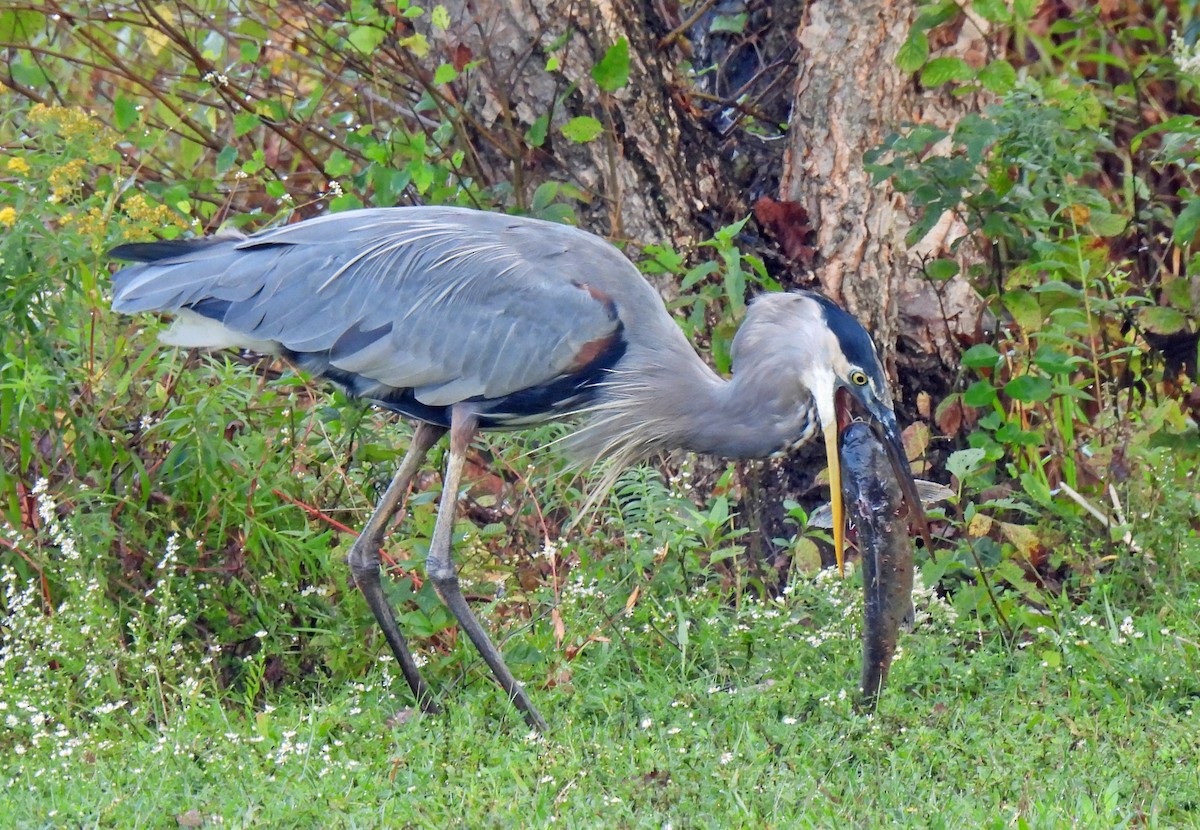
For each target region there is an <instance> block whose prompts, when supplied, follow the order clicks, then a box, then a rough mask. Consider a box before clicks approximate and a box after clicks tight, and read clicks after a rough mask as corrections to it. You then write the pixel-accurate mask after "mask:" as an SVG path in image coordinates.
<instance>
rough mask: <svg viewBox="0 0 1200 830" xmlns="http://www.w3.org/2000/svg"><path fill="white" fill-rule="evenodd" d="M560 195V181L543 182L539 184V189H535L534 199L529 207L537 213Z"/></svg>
mask: <svg viewBox="0 0 1200 830" xmlns="http://www.w3.org/2000/svg"><path fill="white" fill-rule="evenodd" d="M556 196H558V182H542V183H541V184H539V185H538V187H537V190H535V191H533V199H532V200H531V201H530V203H529V208H530V210H532V211H533V212H535V213H541V212H542V211H543V210H545V209H546V208H547V207H549V206H550V203H551V202H553V201H554V199H555V197H556Z"/></svg>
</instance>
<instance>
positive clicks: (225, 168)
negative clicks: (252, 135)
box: [216, 144, 237, 176]
mask: <svg viewBox="0 0 1200 830" xmlns="http://www.w3.org/2000/svg"><path fill="white" fill-rule="evenodd" d="M236 163H237V147H236V146H235V145H233V144H226V145H225V146H224V147H222V148H221V152H219V153H217V160H216V173H217V175H218V176H224V175H225V174H226V173H228V172H229V171H230V169H231V168H232V167H233V165H234V164H236Z"/></svg>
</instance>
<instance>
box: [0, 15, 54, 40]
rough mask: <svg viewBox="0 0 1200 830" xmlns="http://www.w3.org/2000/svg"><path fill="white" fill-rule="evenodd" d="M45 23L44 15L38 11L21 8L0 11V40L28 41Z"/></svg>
mask: <svg viewBox="0 0 1200 830" xmlns="http://www.w3.org/2000/svg"><path fill="white" fill-rule="evenodd" d="M45 23H46V17H45V15H43V14H42V13H41V12H38V11H31V10H25V9H22V10H13V11H6V12H3V13H0V41H4V42H5V43H30V42H32V40H33V37H34V35H36V34H37V33H38V32H40V31H41V30H42V29H43V28H44V26H45Z"/></svg>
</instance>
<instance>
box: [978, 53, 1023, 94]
mask: <svg viewBox="0 0 1200 830" xmlns="http://www.w3.org/2000/svg"><path fill="white" fill-rule="evenodd" d="M975 77H976V78H978V79H979V83H981V84H983V88H984V89H986V90H987V91H988V92H992V93H995V94H996V95H1007V94H1008V93H1010V92H1012V88H1013V87H1014V86H1016V84H1017V70H1015V69H1013V65H1012V64H1011V63H1009V62H1008V61H1006V60H1004V59H1003V58H1000V59H997V60H994V61H992V62H991V63H989V64H987V66H984V67H983V68H982V69H980V70H979V73H978V74H977V75H976V76H975Z"/></svg>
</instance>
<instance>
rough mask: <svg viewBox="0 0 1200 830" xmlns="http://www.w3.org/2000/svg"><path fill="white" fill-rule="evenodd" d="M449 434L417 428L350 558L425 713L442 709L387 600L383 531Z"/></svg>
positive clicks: (432, 427) (430, 426)
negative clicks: (382, 578) (381, 571)
mask: <svg viewBox="0 0 1200 830" xmlns="http://www.w3.org/2000/svg"><path fill="white" fill-rule="evenodd" d="M445 432H446V429H445V427H439V426H435V425H433V424H426V423H421V424H419V425H418V426H417V428H416V429H415V430H414V431H413V437H412V442H411V443H410V444H409V446H408V452H407V453H405V455H404V460H403V461H401V462H400V469H398V470H396V475H395V476H394V477H393V478H392V483H391V484H389V485H388V488H387V490H386V491H385V492H384V494H383V498H381V499H380V500H379V504H377V505H376V506H375V512H374V513H372V514H371V518H370V519H368V520H367V524H366V527H364V528H363V529H362V532H361V533H359V534H358V538H357V539H355V540H354V545H353V546H352V547H351V548H350V553H349V554H347V555H346V563H347V564H348V565H349V566H350V576H351V578H352V579H353V580H354V584H355V585H357V586H358V589H359V590H360V591H362V595H363V599H365V600H366V601H367V605H369V606H370V608H371V613H372V614H374V615H375V621H376V622H378V623H379V627H380V629H382V631H383V637H384V639H385V640H387V643H388V646H390V647H391V649H392V654H394V655H395V656H396V660H397V662H399V663H400V670H401V671H402V672H403V673H404V679H405V680H407V681H408V686H409V688H410V689H412V693H413V696H414V697H415V698H416V700H417V705H418V706H420V707H421V709H422V711H425V712H437V711H439V709H438V706H437V703H435V702H434V699H433V694H432V693H431V692H430V691H429V687H428V686H427V685H425V681H424V680H423V679H422V678H421V673H420V672H419V671H418V670H417V662H416V660H414V659H413V656H412V652H410V651H409V650H408V643H407V642H406V641H405V639H404V635H403V634H401V633H400V626H399V625H397V623H396V615H395V613H393V611H392V607H391V605H389V604H388V601H387V597H385V596H384V594H383V586H382V585H381V584H380V581H379V546H380V543H381V542H382V541H383V531H384V529H385V528H386V527H387V523H388V521H389V520H390V519H391V518H392V515H393V514H395V512H396V509H397V508H398V507H399V506H400V503H401V502H402V501H403V500H404V497H405V495H406V494H407V493H408V486H409V484H411V483H412V480H413V476H415V475H416V474H417V471H418V470H419V469H421V464H422V462H424V460H425V455H426V454H427V453H428V452H429V448H430V447H432V446H433V445H434V444H436V443H437V442H438V439H439V438H441V437H442V435H444V434H445Z"/></svg>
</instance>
